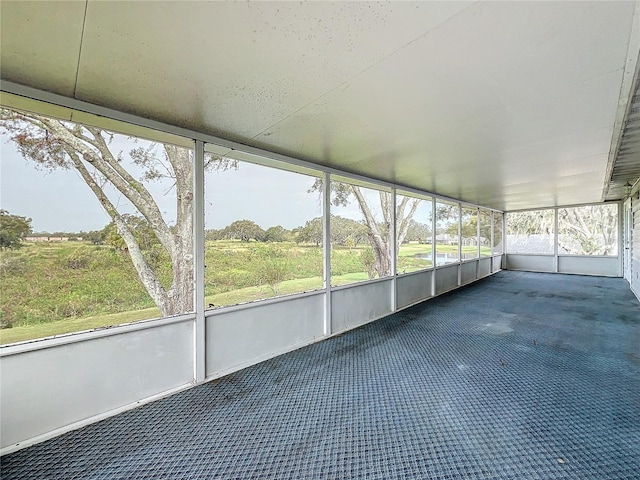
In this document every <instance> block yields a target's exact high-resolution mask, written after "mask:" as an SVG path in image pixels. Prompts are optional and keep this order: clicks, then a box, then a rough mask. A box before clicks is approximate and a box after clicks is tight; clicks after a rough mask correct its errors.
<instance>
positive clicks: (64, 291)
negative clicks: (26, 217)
mask: <svg viewBox="0 0 640 480" xmlns="http://www.w3.org/2000/svg"><path fill="white" fill-rule="evenodd" d="M365 248H367V247H366V246H364V245H359V246H358V247H353V248H346V247H335V248H334V249H333V250H332V272H333V275H332V278H331V282H332V284H333V285H343V284H348V283H353V282H358V281H362V280H366V279H367V278H368V275H367V274H366V273H365V268H364V267H363V263H362V262H363V252H364V250H365ZM456 251H457V247H456V246H443V245H439V246H438V253H446V252H456ZM465 251H477V247H463V252H465ZM430 252H431V245H426V244H406V245H402V246H401V248H400V252H399V258H398V271H399V272H411V271H415V270H419V269H422V268H428V267H430V266H431V261H430V260H428V259H425V258H421V257H423V256H425V255H428V254H429V253H430ZM274 259H275V260H274ZM205 262H206V265H207V270H206V276H205V295H206V304H207V305H209V304H213V305H215V306H216V307H220V306H226V305H235V304H239V303H245V302H252V301H256V300H262V299H266V298H272V297H274V296H280V295H288V294H293V293H300V292H305V291H312V290H317V289H320V288H322V287H323V282H322V266H323V258H322V250H321V249H320V248H319V247H315V246H310V245H297V244H295V243H293V242H282V243H274V244H259V243H257V242H238V241H215V242H207V246H206V253H205ZM265 262H266V263H265ZM274 265H275V266H274ZM274 268H276V269H279V270H278V272H280V271H281V272H280V274H279V276H277V277H276V280H275V281H274V280H273V279H271V280H269V278H270V277H269V276H268V274H269V269H274ZM160 270H161V271H162V268H161V269H160ZM165 270H166V269H165ZM265 272H266V273H265ZM162 281H163V283H164V284H168V283H170V269H168V273H167V274H166V275H165V278H163V279H162ZM0 292H1V297H0V299H1V301H0V322H1V324H2V327H3V328H2V329H0V343H1V344H7V343H14V342H20V341H26V340H30V339H35V338H43V337H49V336H53V335H61V334H65V333H71V332H78V331H84V330H91V329H95V328H102V327H108V326H112V325H120V324H124V323H131V322H136V321H140V320H145V319H150V318H157V317H158V316H160V312H159V310H158V308H157V307H156V306H155V305H154V303H153V301H152V300H151V298H150V297H149V295H148V294H147V292H146V291H145V289H144V287H143V286H142V283H141V282H140V280H139V279H138V276H137V273H136V272H135V270H134V268H133V266H132V265H131V261H130V259H129V258H128V255H127V254H126V253H124V252H118V251H116V250H114V249H112V248H110V247H107V246H101V245H92V244H89V243H86V242H57V243H46V242H43V243H27V244H26V245H25V246H24V247H23V248H22V249H20V250H17V251H3V252H0Z"/></svg>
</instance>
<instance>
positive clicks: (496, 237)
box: [493, 212, 504, 255]
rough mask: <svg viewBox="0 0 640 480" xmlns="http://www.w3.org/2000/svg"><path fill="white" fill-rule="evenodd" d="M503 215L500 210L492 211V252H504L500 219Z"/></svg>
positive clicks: (501, 219)
mask: <svg viewBox="0 0 640 480" xmlns="http://www.w3.org/2000/svg"><path fill="white" fill-rule="evenodd" d="M503 217H504V215H503V214H502V213H500V212H493V254H494V255H499V254H502V253H504V245H503V231H502V221H503Z"/></svg>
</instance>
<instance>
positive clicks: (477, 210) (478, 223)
mask: <svg viewBox="0 0 640 480" xmlns="http://www.w3.org/2000/svg"><path fill="white" fill-rule="evenodd" d="M476 220H477V221H476V227H477V232H476V240H477V242H478V261H477V262H476V280H477V279H478V278H480V260H481V259H482V250H481V248H480V222H481V221H482V217H481V216H480V209H479V208H476Z"/></svg>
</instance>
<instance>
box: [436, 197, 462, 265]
mask: <svg viewBox="0 0 640 480" xmlns="http://www.w3.org/2000/svg"><path fill="white" fill-rule="evenodd" d="M459 218H460V209H459V206H458V204H457V203H449V202H442V201H438V202H436V266H437V265H445V264H447V263H454V262H458V261H460V252H459V244H460V233H459V222H458V221H459Z"/></svg>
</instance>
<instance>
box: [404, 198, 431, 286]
mask: <svg viewBox="0 0 640 480" xmlns="http://www.w3.org/2000/svg"><path fill="white" fill-rule="evenodd" d="M396 212H397V214H396V218H397V220H396V222H397V225H396V236H397V242H396V245H397V248H398V273H399V274H403V273H409V272H414V271H416V270H422V269H425V268H430V267H432V266H433V261H432V256H433V202H432V200H431V199H424V198H416V197H412V196H410V195H401V194H397V195H396Z"/></svg>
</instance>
